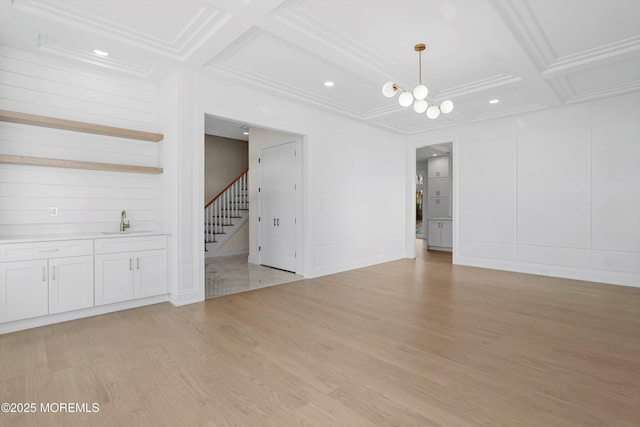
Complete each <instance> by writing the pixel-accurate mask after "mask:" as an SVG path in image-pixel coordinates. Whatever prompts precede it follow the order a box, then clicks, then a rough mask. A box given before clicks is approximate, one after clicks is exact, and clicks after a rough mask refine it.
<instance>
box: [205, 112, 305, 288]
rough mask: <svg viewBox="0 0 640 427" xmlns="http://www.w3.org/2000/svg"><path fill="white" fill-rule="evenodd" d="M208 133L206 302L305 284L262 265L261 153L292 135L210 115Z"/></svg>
mask: <svg viewBox="0 0 640 427" xmlns="http://www.w3.org/2000/svg"><path fill="white" fill-rule="evenodd" d="M204 131H205V138H204V140H205V155H204V171H205V173H204V177H205V183H204V186H203V187H204V191H205V194H204V201H205V215H204V221H205V225H204V229H205V236H204V239H205V245H204V246H205V262H204V279H205V298H206V299H208V298H213V297H217V296H223V295H229V294H234V293H238V292H244V291H249V290H253V289H258V288H263V287H266V286H273V285H278V284H282V283H286V282H290V281H294V280H299V279H302V276H300V275H297V274H295V273H291V272H284V271H278V270H275V269H273V268H269V267H265V266H262V265H259V264H261V262H260V256H259V252H258V251H259V249H260V235H259V234H260V228H259V225H258V221H259V220H260V219H261V218H260V217H259V216H260V214H259V208H260V203H261V200H260V192H259V186H260V185H261V181H262V177H261V176H260V175H259V167H258V166H259V163H258V158H259V153H260V151H261V149H263V148H265V147H268V146H269V145H270V144H271V142H272V141H273V140H278V139H279V138H282V136H290V135H289V134H286V133H281V132H276V131H272V130H268V129H264V128H260V127H255V126H252V125H251V124H249V123H242V122H237V121H233V120H228V119H223V118H220V117H214V116H210V115H207V114H205V128H204ZM298 152H301V150H298ZM298 187H299V186H298ZM214 200H215V202H214ZM212 203H213V204H212ZM208 205H211V206H208ZM296 206H297V205H296ZM200 208H202V207H200ZM283 216H284V215H279V216H278V218H280V219H281V221H283V220H284V219H283V218H282V217H283ZM296 221H298V220H297V217H296ZM299 222H301V221H299ZM281 224H282V222H281ZM280 228H281V229H282V228H283V227H280ZM295 244H298V242H297V241H296V243H295ZM277 250H278V248H277V247H276V251H275V253H277V252H278V251H277ZM296 252H300V251H299V250H296ZM294 270H295V268H294Z"/></svg>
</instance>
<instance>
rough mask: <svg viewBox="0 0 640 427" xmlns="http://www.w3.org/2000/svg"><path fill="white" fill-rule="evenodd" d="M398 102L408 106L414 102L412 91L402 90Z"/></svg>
mask: <svg viewBox="0 0 640 427" xmlns="http://www.w3.org/2000/svg"><path fill="white" fill-rule="evenodd" d="M398 102H399V103H400V105H402V106H403V107H408V106H409V105H411V104H412V103H413V95H411V92H402V94H401V95H400V98H398Z"/></svg>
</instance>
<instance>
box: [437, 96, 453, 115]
mask: <svg viewBox="0 0 640 427" xmlns="http://www.w3.org/2000/svg"><path fill="white" fill-rule="evenodd" d="M440 111H442V113H444V114H449V113H450V112H452V111H453V102H451V101H449V100H448V99H447V100H446V101H442V104H440Z"/></svg>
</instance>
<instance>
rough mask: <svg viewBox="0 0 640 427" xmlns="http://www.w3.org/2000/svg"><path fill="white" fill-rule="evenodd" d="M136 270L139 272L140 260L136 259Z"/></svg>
mask: <svg viewBox="0 0 640 427" xmlns="http://www.w3.org/2000/svg"><path fill="white" fill-rule="evenodd" d="M136 270H140V258H136Z"/></svg>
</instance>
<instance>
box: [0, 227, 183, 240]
mask: <svg viewBox="0 0 640 427" xmlns="http://www.w3.org/2000/svg"><path fill="white" fill-rule="evenodd" d="M169 234H171V233H167V232H164V231H151V230H127V231H95V232H78V233H55V234H53V233H52V234H24V235H5V236H0V243H24V242H54V241H59V240H81V239H106V238H112V237H134V236H158V235H169Z"/></svg>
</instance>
